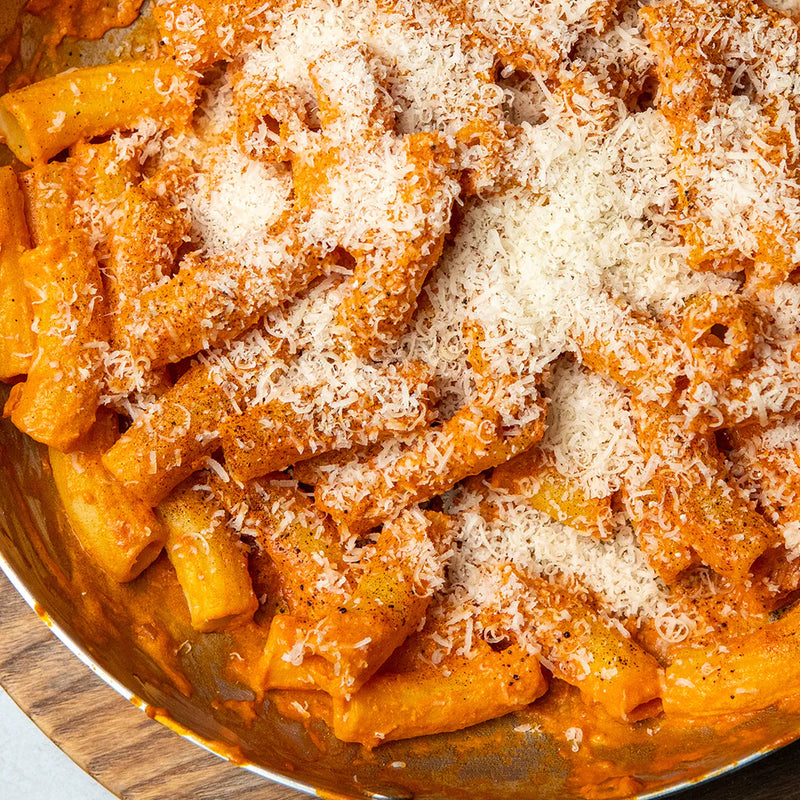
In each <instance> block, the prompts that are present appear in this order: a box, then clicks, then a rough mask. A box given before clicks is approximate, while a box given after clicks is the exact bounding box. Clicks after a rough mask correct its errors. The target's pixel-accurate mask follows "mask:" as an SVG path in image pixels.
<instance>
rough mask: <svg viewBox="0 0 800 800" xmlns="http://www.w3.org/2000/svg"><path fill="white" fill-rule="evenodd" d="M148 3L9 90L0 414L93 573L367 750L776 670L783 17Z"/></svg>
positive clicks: (784, 537)
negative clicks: (575, 700) (518, 715)
mask: <svg viewBox="0 0 800 800" xmlns="http://www.w3.org/2000/svg"><path fill="white" fill-rule="evenodd" d="M138 5H139V4H138V3H135V2H131V3H128V4H125V7H124V8H123V7H120V9H119V14H118V15H116V16H114V17H113V18H114V19H115V20H116V21H117V22H119V23H122V22H127V21H129V20H130V18H132V16H133V14H134V13H135V12H136V11H137V10H138ZM152 13H153V17H154V19H155V22H156V24H157V25H158V31H159V40H160V45H159V48H158V53H157V54H154V57H153V58H150V59H142V60H127V61H121V62H119V63H114V64H111V65H106V66H91V67H83V68H80V69H76V70H70V71H67V72H63V73H60V74H57V75H55V76H52V77H48V78H45V79H43V80H40V81H35V82H32V83H30V84H29V85H26V86H20V87H19V88H15V89H13V90H12V91H9V92H7V93H6V94H4V95H2V96H0V135H2V137H3V139H4V141H5V143H6V145H7V147H8V149H9V151H10V153H11V154H12V155H13V156H14V158H15V160H14V162H13V165H12V166H6V167H3V168H2V169H0V380H3V381H6V382H9V383H11V384H12V385H11V387H10V391H9V395H8V400H7V402H6V404H5V408H4V415H5V416H6V417H10V420H11V422H12V423H13V424H14V425H15V426H16V427H17V428H19V429H20V430H21V431H22V432H24V433H26V434H27V435H29V436H30V437H32V438H33V439H35V440H36V441H38V442H41V443H43V444H45V445H47V448H48V452H49V463H50V465H51V467H52V474H53V479H54V482H55V485H56V487H57V489H58V492H59V494H60V496H61V498H62V501H63V505H64V508H65V510H66V514H67V517H68V519H69V521H70V523H71V526H72V529H73V531H74V534H75V538H76V547H80V548H81V549H82V550H83V551H85V552H86V554H87V555H88V557H89V558H90V559H91V561H92V562H93V563H94V564H95V566H96V567H97V569H98V570H99V571H100V573H102V574H103V575H105V576H106V578H107V579H108V580H110V581H113V582H116V583H128V582H131V581H133V582H134V584H135V585H136V587H138V588H136V589H131V591H132V592H133V591H140V592H141V591H144V592H146V591H147V587H148V586H152V583H149V582H151V581H153V580H155V579H154V578H153V574H154V573H155V571H156V570H161V572H159V573H158V574H159V575H164V574H167V575H171V576H172V579H174V581H176V587H177V586H179V587H180V591H181V592H182V595H183V597H184V598H185V605H184V606H181V607H179V608H176V609H175V610H174V614H175V616H176V619H178V620H179V621H180V622H181V624H185V625H186V626H190V627H191V628H193V629H194V630H195V631H197V632H199V633H201V634H206V633H211V632H224V633H225V634H226V637H225V642H227V644H225V645H219V646H224V647H229V648H230V653H231V654H232V655H231V659H229V660H236V661H239V662H241V663H239V664H238V665H237V666H235V667H234V666H231V668H230V669H231V672H230V674H228V675H226V676H225V678H226V680H227V679H230V680H231V681H235V682H237V683H238V684H240V689H241V691H242V692H243V693H248V692H249V694H247V696H252V697H253V698H255V699H254V700H253V702H254V703H255V702H260V701H261V700H262V699H263V698H264V696H265V693H267V692H274V691H280V692H286V693H289V694H286V697H290V696H293V695H291V694H290V693H292V692H304V693H308V694H309V696H313V697H315V698H317V701H318V702H317V705H318V706H319V707H320V708H324V709H325V718H326V719H327V720H328V723H329V725H330V727H331V729H332V731H333V734H334V735H335V736H336V737H338V738H339V739H341V740H343V741H346V742H357V743H360V744H361V745H364V746H365V747H370V748H371V747H378V746H380V745H381V743H383V742H386V741H392V740H397V739H403V738H409V737H414V736H421V735H428V734H434V733H440V732H448V731H453V730H458V729H460V728H463V727H466V726H470V725H474V724H477V723H479V722H484V721H486V720H489V719H494V718H496V717H499V716H502V715H504V714H507V713H509V712H512V711H519V710H521V709H524V708H526V707H528V706H530V705H531V704H537V703H540V702H547V701H540V700H539V698H541V697H542V696H551V695H557V693H558V692H559V691H561V689H558V688H556V687H557V686H563V685H564V684H566V685H568V686H569V687H572V688H571V689H569V691H571V692H574V693H575V696H576V697H577V695H578V694H580V697H581V698H582V700H583V702H584V703H585V704H586V706H588V707H591V708H594V709H595V710H598V709H599V711H598V713H602V714H603V715H606V716H608V717H610V718H613V719H614V720H616V721H618V723H619V724H620V725H622V724H626V725H627V724H631V725H632V724H634V723H637V722H639V721H641V720H647V721H648V725H652V726H654V727H657V726H658V725H659V724H661V722H660V721H661V720H663V719H664V718H669V719H672V718H681V717H691V718H693V719H694V718H699V717H705V716H713V715H735V714H745V713H751V712H753V711H756V710H759V709H763V708H765V707H767V706H770V705H772V704H774V703H776V702H778V701H779V700H780V698H781V697H783V696H785V695H788V694H798V693H800V662H798V659H797V657H796V655H797V653H796V650H797V645H796V642H795V639H796V638H797V636H798V632H800V627H798V626H800V617H798V607H797V606H795V605H794V603H795V601H796V598H797V597H798V592H800V512H799V511H798V508H800V505H798V504H800V418H798V416H797V415H798V407H797V403H798V398H800V377H798V376H800V341H799V339H798V337H799V336H800V333H799V332H800V281H798V280H797V277H798V268H799V267H800V255H799V253H800V249H798V241H797V234H796V229H797V226H798V225H799V224H800V205H799V204H798V195H797V185H798V184H797V180H798V174H797V173H798V165H800V150H799V149H798V147H799V146H798V142H797V125H798V122H799V121H800V88H799V86H798V82H797V80H796V74H797V71H798V69H800V55H798V54H799V53H800V23H798V21H797V20H796V19H794V18H792V17H790V16H789V15H788V14H786V13H784V12H781V11H778V10H775V9H773V8H771V7H770V6H768V5H765V4H764V3H762V2H761V0H724V2H723V1H722V0H721V1H720V2H716V3H713V4H710V3H706V2H702V0H656V1H655V2H653V3H645V2H639V1H638V0H596V1H595V2H583V3H571V2H566V1H565V0H495V1H494V2H488V0H474V2H473V1H468V0H447V2H442V3H439V2H434V0H273V1H272V2H268V3H263V2H255V1H254V0H230V2H226V3H224V4H219V3H214V2H209V0H202V2H200V1H199V0H198V1H197V2H192V3H186V2H183V1H182V0H162V1H161V2H155V3H154V6H153V9H152ZM65 24H66V23H65ZM76 30H77V29H76ZM77 32H79V31H77ZM86 35H89V34H88V33H87V34H86ZM708 76H713V78H714V80H709V79H708ZM653 87H655V89H654V88H653ZM159 565H161V566H159ZM176 590H177V589H176ZM741 609H745V611H741ZM740 612H741V613H740ZM740 617H741V618H740ZM221 638H222V637H221ZM215 646H216V645H215ZM762 651H763V652H767V653H768V654H769V658H770V665H769V669H762V665H761V662H759V660H758V657H757V654H758V653H760V652H762ZM234 654H235V656H236V658H234ZM242 654H244V655H242ZM729 666H730V669H728V668H729ZM565 691H566V690H565ZM243 696H244V695H243ZM534 707H538V706H534ZM575 730H579V729H574V730H573V728H570V731H573V732H572V733H570V734H569V736H568V737H567V738H566V739H565V741H570V742H571V743H572V744H575V745H576V746H578V745H579V744H580V741H581V737H582V735H583V734H582V732H581V733H580V735H579V734H578V733H575V732H574V731H575ZM647 730H648V731H649V730H650V728H647ZM648 735H649V733H648ZM564 736H567V734H566V732H565V733H564ZM598 791H599V790H598ZM597 796H599V795H597Z"/></svg>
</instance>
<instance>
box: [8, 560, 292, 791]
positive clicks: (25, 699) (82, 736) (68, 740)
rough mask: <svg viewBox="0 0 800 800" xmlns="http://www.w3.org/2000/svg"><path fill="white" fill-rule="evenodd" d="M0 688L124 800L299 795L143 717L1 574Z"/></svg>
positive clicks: (98, 779)
mask: <svg viewBox="0 0 800 800" xmlns="http://www.w3.org/2000/svg"><path fill="white" fill-rule="evenodd" d="M0 684H2V686H3V688H4V689H5V690H6V691H7V692H8V694H9V695H10V696H11V697H12V698H13V700H14V701H15V702H16V703H17V705H18V706H19V707H20V708H21V709H22V710H23V711H24V712H25V713H26V714H27V715H28V716H29V717H30V718H31V719H32V720H33V721H34V722H35V723H36V725H38V726H39V728H41V730H42V731H43V732H44V733H45V734H46V735H47V736H48V737H49V738H50V739H51V740H52V741H54V742H55V743H56V744H57V745H58V746H59V747H60V748H61V749H62V750H63V751H64V752H65V753H66V754H67V755H68V756H69V757H70V758H71V759H72V760H73V761H74V762H75V763H76V764H78V765H79V766H80V767H81V768H82V769H84V770H86V772H88V773H89V774H90V775H91V776H92V777H93V778H95V779H96V780H97V781H99V782H100V783H101V784H102V785H103V786H105V787H106V788H107V789H108V790H109V791H111V792H112V793H113V794H115V795H117V796H118V797H120V798H124V800H165V799H166V798H169V799H170V800H232V798H238V799H239V800H242V798H247V800H300V798H304V797H307V795H304V794H301V793H300V792H296V791H294V790H292V789H286V788H284V787H282V786H278V785H276V784H274V783H271V782H270V781H267V780H265V779H264V778H260V777H258V776H257V775H253V774H252V773H249V772H247V771H245V770H243V769H240V768H238V767H235V766H233V765H232V764H229V763H227V762H226V761H223V760H222V759H220V758H217V757H216V756H214V755H211V753H207V752H206V751H205V750H201V749H200V748H199V747H197V746H196V745H194V744H192V743H191V742H188V741H186V740H184V739H182V738H181V737H180V736H177V735H176V734H174V733H173V732H172V731H170V730H168V729H167V728H165V727H164V726H163V725H160V724H159V723H157V722H154V721H153V720H151V719H149V718H148V717H147V716H145V714H143V713H142V712H141V711H140V710H139V709H137V708H135V707H134V706H132V705H131V704H130V703H128V701H127V700H124V699H123V698H122V697H121V696H120V695H118V694H117V693H116V692H115V691H114V690H113V689H112V688H111V687H110V686H108V685H107V684H106V683H104V682H103V681H102V680H101V679H100V678H98V677H97V675H95V674H94V673H93V672H92V671H91V670H90V669H89V668H88V667H87V666H86V665H85V664H83V663H82V662H80V661H79V660H78V659H77V658H76V657H75V656H74V655H73V654H72V653H71V652H70V651H69V650H67V648H66V647H64V645H62V644H61V642H59V641H58V639H56V637H55V636H54V635H53V634H52V633H51V632H50V630H49V629H48V628H47V626H46V625H44V623H42V621H41V620H40V619H39V618H38V617H37V616H36V614H34V612H33V611H31V609H30V608H29V607H28V606H27V605H26V604H25V602H24V601H23V600H22V598H21V597H20V596H19V595H18V594H17V593H16V591H15V590H14V588H13V587H12V586H11V584H10V583H9V582H8V580H7V579H6V577H5V576H4V575H3V574H2V573H0ZM0 778H1V776H0ZM0 794H2V791H0Z"/></svg>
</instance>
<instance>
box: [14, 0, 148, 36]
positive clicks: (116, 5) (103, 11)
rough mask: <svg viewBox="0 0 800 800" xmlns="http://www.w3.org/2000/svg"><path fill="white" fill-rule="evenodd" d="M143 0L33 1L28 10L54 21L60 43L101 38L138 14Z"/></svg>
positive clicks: (122, 26) (129, 22)
mask: <svg viewBox="0 0 800 800" xmlns="http://www.w3.org/2000/svg"><path fill="white" fill-rule="evenodd" d="M143 3H144V0H30V2H29V3H28V7H27V10H28V11H29V12H30V13H31V14H34V15H36V16H37V17H41V18H42V19H45V20H47V21H50V22H52V24H53V38H54V39H55V41H53V40H51V41H50V42H49V44H51V45H54V44H58V42H60V41H61V40H62V39H64V38H65V37H67V36H70V37H72V38H74V39H100V38H101V37H102V36H104V35H105V34H106V33H107V32H108V31H109V30H111V28H124V27H127V26H128V25H130V24H131V23H132V22H133V21H134V20H135V19H136V18H137V17H138V16H139V10H140V9H141V7H142V4H143Z"/></svg>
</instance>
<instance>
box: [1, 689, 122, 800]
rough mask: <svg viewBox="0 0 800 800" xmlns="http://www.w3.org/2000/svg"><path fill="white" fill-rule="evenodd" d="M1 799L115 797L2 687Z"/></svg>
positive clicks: (106, 799)
mask: <svg viewBox="0 0 800 800" xmlns="http://www.w3.org/2000/svg"><path fill="white" fill-rule="evenodd" d="M0 798H2V800H114V796H113V795H112V794H111V793H110V792H107V791H106V790H105V789H104V788H103V787H102V786H101V785H100V784H99V783H97V782H96V781H94V780H93V779H92V778H90V777H89V776H88V775H87V774H86V773H85V772H83V770H81V769H80V768H79V767H78V766H76V765H75V764H73V763H72V761H70V759H69V758H68V757H67V756H66V755H64V753H62V752H61V750H59V749H58V748H57V747H56V746H55V745H54V744H53V743H52V742H51V741H50V740H49V739H48V738H47V737H46V736H45V735H44V734H43V733H42V732H41V731H40V730H39V729H38V728H37V727H36V726H35V725H34V724H33V723H32V722H31V721H30V720H29V719H28V718H27V717H26V716H25V715H24V714H23V713H22V711H20V710H19V708H18V707H17V706H16V705H15V704H14V701H13V700H12V699H11V698H10V697H9V696H8V695H7V694H6V693H5V692H4V691H3V690H2V689H0Z"/></svg>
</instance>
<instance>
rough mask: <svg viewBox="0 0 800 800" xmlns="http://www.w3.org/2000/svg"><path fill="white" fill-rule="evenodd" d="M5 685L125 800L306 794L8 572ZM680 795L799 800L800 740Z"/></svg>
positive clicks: (1, 583) (1, 623)
mask: <svg viewBox="0 0 800 800" xmlns="http://www.w3.org/2000/svg"><path fill="white" fill-rule="evenodd" d="M0 684H2V686H3V688H4V689H5V690H6V691H7V692H8V693H9V695H11V697H12V698H13V699H14V700H15V702H16V703H17V704H18V705H19V706H20V707H21V708H22V710H23V711H24V712H25V713H26V714H28V716H29V717H30V718H31V719H32V720H33V721H34V722H35V723H36V725H38V726H39V728H40V729H41V730H42V731H43V732H44V733H45V734H46V735H47V736H48V737H50V739H52V740H53V741H54V742H55V743H56V744H57V745H58V746H59V747H60V748H61V749H62V750H63V751H64V752H65V753H67V755H69V756H70V758H72V759H73V761H75V762H76V763H77V764H78V765H79V766H80V767H82V768H83V769H84V770H86V771H87V772H88V773H89V774H90V775H92V776H93V777H94V778H95V779H96V780H98V781H99V782H100V783H101V784H103V786H105V787H106V788H108V789H109V790H110V791H111V792H113V793H114V794H116V795H117V796H118V797H120V798H123V800H233V798H236V800H300V798H303V797H307V795H304V794H301V793H299V792H296V791H293V790H291V789H286V788H285V787H282V786H277V785H276V784H274V783H271V782H269V781H267V780H265V779H263V778H259V777H258V776H256V775H253V774H251V773H249V772H246V771H245V770H243V769H239V768H237V767H234V766H233V765H231V764H228V763H227V762H225V761H223V760H222V759H219V758H217V757H216V756H213V755H211V754H210V753H207V752H205V751H204V750H201V749H200V748H198V747H197V746H195V745H194V744H192V743H190V742H188V741H186V740H184V739H182V738H181V737H179V736H178V735H176V734H174V733H172V731H169V730H167V729H166V728H165V727H163V726H162V725H160V724H158V723H157V722H153V721H152V720H151V719H149V718H148V717H146V716H145V715H144V714H143V713H142V712H141V711H140V710H138V709H137V708H135V707H134V706H132V705H131V704H130V703H128V702H127V701H126V700H124V699H123V698H122V697H120V696H119V695H118V694H117V693H116V692H115V691H114V690H113V689H111V688H110V687H109V686H108V685H106V684H105V683H104V682H103V681H102V680H101V679H100V678H98V677H97V676H96V675H95V674H94V673H93V672H92V671H91V670H90V669H89V668H88V667H86V666H85V665H84V664H83V663H81V662H80V661H79V660H78V659H77V658H76V657H75V656H74V655H73V654H72V653H71V652H70V651H69V650H67V648H66V647H64V645H62V644H61V642H59V641H58V640H57V639H56V638H55V636H54V635H53V634H52V633H51V632H50V631H49V629H48V628H47V627H46V626H45V625H44V623H42V621H41V620H40V619H39V618H38V617H37V616H36V614H34V612H33V611H31V609H30V608H28V606H27V605H26V604H25V602H24V601H23V600H22V598H21V597H20V596H19V595H18V594H17V593H16V591H15V590H14V588H13V587H12V586H11V584H10V583H9V582H8V581H7V580H6V578H5V576H3V575H2V573H0ZM0 777H1V776H0ZM0 796H2V790H1V789H0ZM674 796H675V797H676V798H680V800H740V799H741V800H800V742H798V743H796V744H794V745H790V746H789V747H786V748H784V749H783V750H781V751H780V752H778V753H775V754H773V755H771V756H769V757H767V758H766V759H763V760H762V761H760V762H758V763H756V764H753V765H751V766H749V767H746V768H744V769H742V770H739V771H737V772H735V773H732V774H729V775H726V776H724V777H722V778H719V779H717V780H716V781H714V782H713V783H710V784H706V785H704V786H698V787H696V788H694V789H691V790H688V791H686V792H681V793H680V794H679V795H674Z"/></svg>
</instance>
